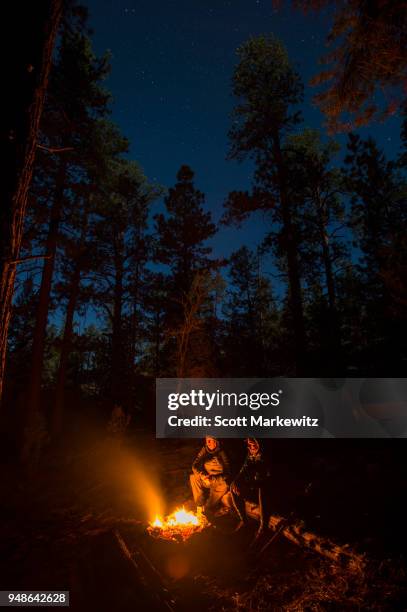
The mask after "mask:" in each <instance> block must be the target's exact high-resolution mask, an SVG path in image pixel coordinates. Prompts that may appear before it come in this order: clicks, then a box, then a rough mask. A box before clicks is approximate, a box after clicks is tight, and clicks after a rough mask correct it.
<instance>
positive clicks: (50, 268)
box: [23, 159, 66, 460]
mask: <svg viewBox="0 0 407 612" xmlns="http://www.w3.org/2000/svg"><path fill="white" fill-rule="evenodd" d="M65 179H66V161H65V159H61V160H60V167H59V171H58V175H57V182H56V188H55V194H54V200H53V203H52V207H51V213H50V223H49V229H48V236H47V243H46V254H47V259H45V261H44V267H43V270H42V277H41V286H40V293H39V298H38V307H37V316H36V321H35V328H34V337H33V348H32V361H31V371H30V382H29V387H28V397H27V413H26V423H25V424H26V433H25V439H24V445H23V460H28V459H29V456H30V453H31V446H32V444H33V443H34V440H31V439H30V438H31V436H32V427H33V426H34V423H35V421H36V418H37V415H38V413H39V410H40V394H41V380H42V369H43V364H44V350H45V338H46V332H47V322H48V310H49V302H50V296H51V285H52V277H53V274H54V268H55V255H56V250H57V244H58V233H59V223H60V219H61V211H62V204H63V194H64V188H65Z"/></svg>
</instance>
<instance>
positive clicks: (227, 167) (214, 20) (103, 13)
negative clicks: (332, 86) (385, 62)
mask: <svg viewBox="0 0 407 612" xmlns="http://www.w3.org/2000/svg"><path fill="white" fill-rule="evenodd" d="M85 3H86V4H87V6H88V8H89V11H90V24H91V27H92V28H93V30H94V35H93V41H94V48H95V51H96V53H98V54H101V53H103V52H104V51H105V50H106V49H109V50H110V51H111V53H112V61H111V64H112V73H111V76H110V77H109V80H108V83H107V86H108V88H109V89H110V90H111V92H112V94H113V97H114V105H113V115H112V119H113V120H114V121H115V122H116V123H118V124H119V126H120V127H121V129H122V131H123V133H124V134H125V135H126V136H127V137H128V138H129V139H130V142H131V157H132V158H133V159H136V160H137V161H138V162H139V163H140V165H141V166H142V167H143V169H144V171H145V173H146V175H147V177H148V178H149V179H150V180H152V181H155V182H157V183H159V184H161V185H163V186H165V187H168V186H171V185H172V184H173V183H174V182H175V175H176V172H177V170H178V169H179V167H180V166H181V164H188V165H189V166H191V168H192V169H193V170H194V171H195V183H196V186H197V187H198V188H199V189H201V191H203V192H204V193H205V194H206V202H207V207H208V209H209V210H211V212H212V214H213V218H214V220H215V221H217V220H218V219H219V218H220V216H221V214H222V203H223V201H224V200H225V197H226V196H227V194H228V192H229V191H232V190H235V189H250V184H251V172H250V164H247V163H246V164H238V163H237V162H234V161H226V159H225V158H226V154H227V149H228V142H227V132H228V129H229V126H230V119H229V115H230V112H231V110H232V108H233V105H234V101H233V98H232V96H231V77H232V73H233V67H234V65H235V64H236V55H235V50H236V48H237V47H238V46H239V45H240V44H241V43H243V42H244V41H245V40H247V39H248V38H249V37H250V36H253V35H257V34H268V33H270V32H272V33H274V34H275V35H276V36H277V37H279V38H280V39H281V40H282V41H283V42H284V44H285V45H286V47H287V49H288V52H289V55H290V57H291V60H292V61H293V62H294V63H295V65H296V67H297V69H298V70H299V72H300V74H301V75H302V77H303V80H304V82H305V84H306V83H307V82H308V81H309V79H310V78H311V77H312V76H313V75H314V74H315V73H316V72H317V71H318V58H319V57H320V56H321V55H322V54H323V53H324V45H325V36H326V33H327V32H328V28H329V24H330V23H331V18H330V15H329V13H327V12H326V11H325V12H323V13H319V14H315V13H312V14H310V15H308V16H304V15H303V14H302V13H301V12H299V11H294V10H292V9H291V8H285V9H284V10H278V11H277V10H276V9H273V6H272V0H233V1H232V0H217V1H214V0H212V1H211V0H137V1H136V0H87V2H86V0H85ZM285 4H286V5H287V4H288V2H286V3H285ZM313 93H315V91H314V90H313V89H312V88H310V87H306V91H305V102H304V106H303V114H304V118H305V123H304V125H306V126H308V127H313V128H319V127H321V125H322V122H323V117H322V115H321V113H320V112H319V110H318V109H317V108H315V106H313V105H312V101H311V98H312V95H313ZM399 131H400V121H399V119H398V117H396V116H395V117H392V118H391V119H390V120H388V121H387V122H386V123H385V124H384V125H372V126H370V127H369V128H367V129H364V130H361V131H360V133H361V135H363V136H366V135H367V134H368V133H369V134H372V135H373V136H374V137H375V138H376V140H377V141H378V142H379V145H380V146H381V147H382V148H383V149H385V150H386V153H387V154H389V155H394V154H395V152H396V151H397V149H398V146H399ZM339 141H340V142H344V141H345V139H344V137H343V136H342V137H340V138H339ZM157 206H159V205H156V208H157ZM264 233H265V224H264V220H263V219H262V218H261V217H260V216H257V217H256V216H255V217H253V218H252V219H251V220H249V221H248V222H247V223H245V225H244V226H243V227H242V229H240V230H236V229H235V228H221V230H220V232H219V233H218V234H217V236H216V237H215V238H214V239H213V241H212V245H213V248H214V254H215V255H217V256H220V255H223V256H227V255H229V254H230V253H231V251H233V250H235V249H236V248H238V247H239V246H240V245H242V244H247V245H248V246H249V247H251V248H253V247H255V246H256V245H257V244H258V243H259V241H260V240H261V239H262V238H263V237H264Z"/></svg>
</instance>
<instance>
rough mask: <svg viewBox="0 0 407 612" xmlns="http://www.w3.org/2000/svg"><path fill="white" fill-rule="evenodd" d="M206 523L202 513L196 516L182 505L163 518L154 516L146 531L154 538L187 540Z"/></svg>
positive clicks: (203, 527) (177, 540)
mask: <svg viewBox="0 0 407 612" xmlns="http://www.w3.org/2000/svg"><path fill="white" fill-rule="evenodd" d="M208 525H209V523H208V521H207V519H206V518H205V517H204V516H203V515H202V514H201V515H199V516H198V515H196V514H194V513H193V512H188V511H187V510H185V508H184V507H182V508H177V509H176V510H175V511H174V512H173V513H172V514H170V515H169V516H167V517H166V518H165V519H164V518H162V517H160V516H156V518H155V520H154V521H152V522H151V523H150V525H149V527H148V528H147V531H148V533H149V534H150V535H152V536H153V537H155V538H162V539H164V540H174V541H176V542H179V541H185V540H187V539H188V538H190V537H191V535H193V534H194V533H199V532H200V531H202V530H203V529H205V527H207V526H208Z"/></svg>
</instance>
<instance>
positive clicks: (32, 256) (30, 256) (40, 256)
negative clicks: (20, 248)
mask: <svg viewBox="0 0 407 612" xmlns="http://www.w3.org/2000/svg"><path fill="white" fill-rule="evenodd" d="M51 257H52V255H29V256H28V257H22V258H21V259H13V261H9V265H10V266H14V265H17V264H20V263H25V262H26V261H32V260H33V259H51Z"/></svg>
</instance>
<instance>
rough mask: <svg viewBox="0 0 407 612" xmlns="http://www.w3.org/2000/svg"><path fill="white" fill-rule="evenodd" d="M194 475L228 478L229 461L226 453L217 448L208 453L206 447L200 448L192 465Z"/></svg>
mask: <svg viewBox="0 0 407 612" xmlns="http://www.w3.org/2000/svg"><path fill="white" fill-rule="evenodd" d="M192 471H193V472H194V474H200V475H203V476H223V477H224V478H228V476H229V474H230V466H229V460H228V458H227V455H226V453H225V452H224V451H223V450H221V449H220V448H219V447H218V448H216V449H215V450H214V451H209V450H208V449H207V448H206V445H205V446H203V448H201V450H200V451H199V453H198V455H197V456H196V459H195V461H194V462H193V464H192Z"/></svg>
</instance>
